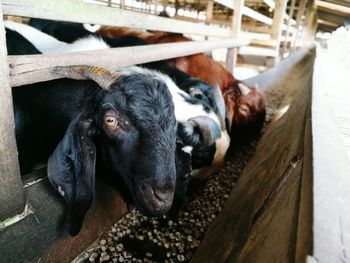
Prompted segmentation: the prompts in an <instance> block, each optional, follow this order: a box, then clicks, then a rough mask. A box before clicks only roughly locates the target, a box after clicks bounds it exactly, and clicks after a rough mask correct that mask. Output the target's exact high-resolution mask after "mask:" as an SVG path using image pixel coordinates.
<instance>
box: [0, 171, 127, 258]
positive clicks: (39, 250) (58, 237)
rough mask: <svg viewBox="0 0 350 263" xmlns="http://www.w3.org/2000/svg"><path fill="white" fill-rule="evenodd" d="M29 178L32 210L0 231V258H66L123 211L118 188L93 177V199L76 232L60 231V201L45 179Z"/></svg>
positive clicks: (113, 221)
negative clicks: (80, 226) (94, 191)
mask: <svg viewBox="0 0 350 263" xmlns="http://www.w3.org/2000/svg"><path fill="white" fill-rule="evenodd" d="M40 173H43V175H42V176H45V177H44V178H42V180H41V181H39V182H37V183H33V182H32V181H31V180H30V181H29V182H28V183H29V184H28V186H27V187H25V194H26V196H27V198H28V202H29V204H30V206H31V208H32V213H31V214H29V215H28V216H27V217H25V218H24V219H23V220H21V221H19V222H17V223H16V224H14V225H11V226H9V227H7V228H5V229H3V230H2V231H1V234H0V247H1V250H0V258H1V262H39V261H40V262H70V261H71V260H73V259H74V258H75V257H76V256H77V255H79V254H80V253H81V252H82V251H84V250H85V249H86V247H87V246H89V245H90V244H91V243H92V242H94V241H95V240H96V239H97V238H99V237H100V236H101V235H102V234H103V233H105V231H107V230H108V229H109V228H110V227H111V226H112V225H113V224H114V223H115V222H116V221H117V220H118V219H119V218H120V217H121V216H122V215H123V214H124V213H125V212H126V205H125V203H124V202H123V201H122V199H121V197H120V195H119V194H118V192H116V191H115V190H114V189H112V188H111V187H110V186H108V185H106V184H104V183H103V182H101V181H99V180H96V199H95V200H94V202H93V205H92V207H91V208H90V210H89V211H88V213H87V215H86V218H85V220H84V225H83V227H82V230H81V232H80V233H79V235H77V236H74V237H71V236H69V235H68V234H67V233H64V231H63V227H62V219H63V216H64V211H65V208H64V205H63V203H62V201H61V200H60V199H59V198H58V196H57V194H56V193H55V191H54V190H53V188H52V186H51V185H50V183H49V182H48V180H47V177H46V171H43V172H42V171H40Z"/></svg>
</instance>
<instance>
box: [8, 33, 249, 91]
mask: <svg viewBox="0 0 350 263" xmlns="http://www.w3.org/2000/svg"><path fill="white" fill-rule="evenodd" d="M247 44H249V40H246V39H234V38H230V39H225V40H211V41H198V42H196V41H191V42H180V43H172V44H156V45H145V46H137V47H125V48H111V49H106V50H98V51H86V52H72V53H66V54H45V55H26V56H9V57H8V62H9V64H10V68H11V69H10V74H11V86H21V85H25V84H29V83H33V82H39V81H46V80H51V79H56V78H57V77H56V76H52V75H51V74H50V68H52V67H54V66H67V65H77V64H84V65H94V66H101V67H106V68H109V69H115V68H118V67H126V66H131V65H135V64H141V63H146V62H151V61H158V60H163V59H169V58H174V57H179V56H188V55H192V54H196V53H202V52H207V51H210V50H213V49H216V48H232V47H238V46H242V45H247ZM135 54H137V55H135Z"/></svg>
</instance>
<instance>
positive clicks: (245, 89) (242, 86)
mask: <svg viewBox="0 0 350 263" xmlns="http://www.w3.org/2000/svg"><path fill="white" fill-rule="evenodd" d="M238 88H239V90H240V91H241V93H242V95H243V96H245V95H248V94H249V92H251V90H250V88H248V87H247V85H246V84H244V83H238Z"/></svg>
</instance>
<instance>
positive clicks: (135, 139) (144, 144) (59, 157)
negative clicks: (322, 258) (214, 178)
mask: <svg viewBox="0 0 350 263" xmlns="http://www.w3.org/2000/svg"><path fill="white" fill-rule="evenodd" d="M54 73H55V74H56V75H61V76H66V77H69V78H74V79H92V80H94V81H96V82H97V83H98V84H99V85H100V86H101V87H102V88H103V89H102V90H100V91H98V92H96V93H95V94H94V96H93V97H92V98H90V99H88V100H87V101H86V103H85V105H84V106H83V109H82V111H81V113H80V114H79V116H77V117H76V118H75V119H74V120H73V121H72V122H71V123H70V125H69V127H68V129H67V131H66V134H65V136H64V138H63V139H62V141H61V142H60V143H59V145H58V146H57V148H56V149H55V151H54V153H53V154H52V155H51V156H50V159H49V162H48V176H49V180H50V182H51V184H52V185H53V186H54V188H55V189H56V190H57V191H58V192H59V193H60V194H61V195H62V196H63V197H64V198H65V200H66V202H67V204H68V217H67V219H68V220H69V221H68V223H69V224H68V227H69V229H68V231H69V232H70V233H71V234H77V233H78V232H79V230H80V228H81V225H82V223H83V220H84V216H85V214H86V212H87V210H88V209H89V207H90V205H91V203H92V200H93V198H94V180H95V179H94V178H95V169H96V167H95V166H96V165H95V163H96V152H98V154H99V155H100V156H97V160H101V162H102V166H107V167H108V169H109V170H111V171H112V172H113V173H114V174H115V175H116V176H121V177H122V180H123V183H124V184H125V185H126V186H127V189H128V191H129V193H130V195H131V196H132V199H133V203H134V205H135V206H136V207H137V208H138V209H139V210H140V211H141V212H142V213H143V214H144V215H147V216H161V215H163V214H165V213H166V212H167V211H168V210H169V209H170V207H171V204H172V200H173V196H174V190H175V180H176V168H175V155H176V120H175V115H174V106H173V103H172V99H171V95H170V93H169V91H168V89H167V87H166V86H165V83H164V82H162V81H161V80H159V79H157V78H145V77H144V76H142V75H141V74H133V75H120V76H118V75H117V74H116V73H109V72H107V71H106V70H104V69H101V68H95V67H88V66H72V67H57V68H55V70H54Z"/></svg>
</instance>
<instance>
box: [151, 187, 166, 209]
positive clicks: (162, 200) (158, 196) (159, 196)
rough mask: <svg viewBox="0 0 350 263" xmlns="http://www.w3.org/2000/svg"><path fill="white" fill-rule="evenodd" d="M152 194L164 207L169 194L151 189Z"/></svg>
mask: <svg viewBox="0 0 350 263" xmlns="http://www.w3.org/2000/svg"><path fill="white" fill-rule="evenodd" d="M152 192H153V195H154V197H155V198H156V199H157V201H158V202H160V203H161V204H163V205H164V204H166V203H167V202H168V199H169V193H168V192H167V191H161V190H156V189H154V187H152Z"/></svg>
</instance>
